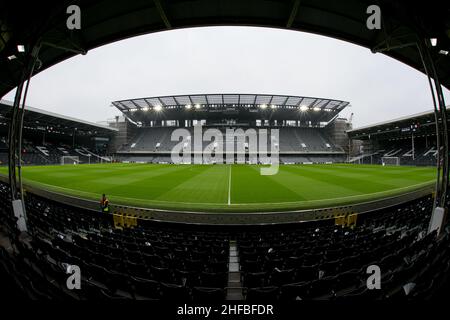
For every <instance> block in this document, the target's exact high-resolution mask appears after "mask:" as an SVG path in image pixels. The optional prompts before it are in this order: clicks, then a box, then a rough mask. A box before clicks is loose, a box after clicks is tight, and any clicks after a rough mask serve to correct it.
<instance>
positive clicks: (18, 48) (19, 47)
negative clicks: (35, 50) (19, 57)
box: [17, 44, 25, 52]
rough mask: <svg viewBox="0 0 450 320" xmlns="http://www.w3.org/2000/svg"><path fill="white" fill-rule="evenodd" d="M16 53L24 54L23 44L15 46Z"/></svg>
mask: <svg viewBox="0 0 450 320" xmlns="http://www.w3.org/2000/svg"><path fill="white" fill-rule="evenodd" d="M17 51H19V52H25V46H24V45H23V44H18V45H17Z"/></svg>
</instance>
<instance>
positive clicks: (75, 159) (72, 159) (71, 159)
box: [60, 156, 80, 165]
mask: <svg viewBox="0 0 450 320" xmlns="http://www.w3.org/2000/svg"><path fill="white" fill-rule="evenodd" d="M60 163H61V165H68V164H72V165H73V164H79V163H80V157H79V156H62V157H61V161H60Z"/></svg>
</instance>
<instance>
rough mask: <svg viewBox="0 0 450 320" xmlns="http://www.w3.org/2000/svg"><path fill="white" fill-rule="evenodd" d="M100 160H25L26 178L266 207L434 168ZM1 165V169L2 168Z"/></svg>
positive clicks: (419, 178)
mask: <svg viewBox="0 0 450 320" xmlns="http://www.w3.org/2000/svg"><path fill="white" fill-rule="evenodd" d="M260 168H261V167H260V166H255V165H159V164H102V165H100V164H99V165H58V166H34V167H24V168H23V177H24V180H25V182H26V183H28V184H31V185H35V186H39V187H42V188H45V189H48V190H52V191H57V192H62V193H67V194H71V195H76V196H80V197H84V198H89V199H95V200H98V199H100V196H101V194H102V193H106V194H107V196H108V198H109V199H110V201H111V203H112V204H128V205H134V206H141V207H142V206H143V207H154V208H162V209H178V210H194V211H195V210H197V211H198V210H204V211H208V210H211V211H254V210H258V211H268V210H288V209H305V208H313V207H323V206H331V205H343V204H349V203H355V202H360V201H367V200H371V199H377V198H383V197H387V196H390V195H395V194H399V193H404V192H407V191H411V190H414V189H417V188H420V187H423V186H426V185H429V184H431V183H432V182H433V181H434V179H435V176H436V173H435V169H434V168H428V167H398V166H386V167H382V166H369V165H349V164H334V165H284V166H283V165H282V166H280V168H279V172H278V174H276V175H273V176H262V175H260V170H259V169H260ZM0 172H2V173H4V174H6V173H7V168H1V170H0Z"/></svg>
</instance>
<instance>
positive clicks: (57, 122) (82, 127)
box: [0, 100, 118, 134]
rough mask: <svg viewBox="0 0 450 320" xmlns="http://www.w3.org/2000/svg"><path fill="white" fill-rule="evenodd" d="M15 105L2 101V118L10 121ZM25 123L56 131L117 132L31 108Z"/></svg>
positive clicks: (27, 112) (109, 128) (25, 117)
mask: <svg viewBox="0 0 450 320" xmlns="http://www.w3.org/2000/svg"><path fill="white" fill-rule="evenodd" d="M12 106H13V103H12V102H11V101H7V100H0V117H3V118H6V119H9V118H10V116H11V110H12ZM24 123H25V124H26V125H31V124H34V125H35V126H52V127H54V128H55V129H56V128H60V129H75V128H76V130H78V131H84V132H92V133H96V134H111V133H114V132H117V131H118V130H117V129H116V128H111V127H108V126H104V125H101V124H97V123H93V122H89V121H84V120H80V119H76V118H72V117H68V116H64V115H61V114H57V113H53V112H49V111H45V110H42V109H38V108H33V107H30V106H25V115H24Z"/></svg>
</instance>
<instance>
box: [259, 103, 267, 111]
mask: <svg viewBox="0 0 450 320" xmlns="http://www.w3.org/2000/svg"><path fill="white" fill-rule="evenodd" d="M259 107H260V108H261V109H263V110H264V109H267V104H261V105H260V106H259Z"/></svg>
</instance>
